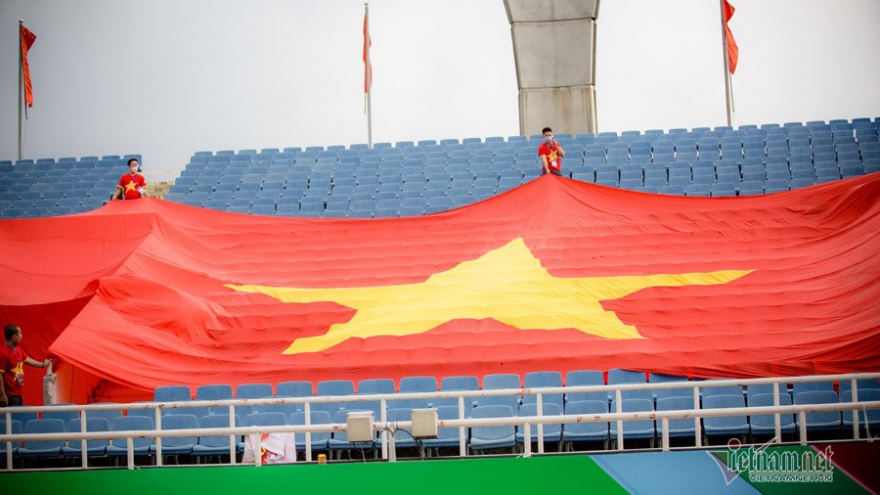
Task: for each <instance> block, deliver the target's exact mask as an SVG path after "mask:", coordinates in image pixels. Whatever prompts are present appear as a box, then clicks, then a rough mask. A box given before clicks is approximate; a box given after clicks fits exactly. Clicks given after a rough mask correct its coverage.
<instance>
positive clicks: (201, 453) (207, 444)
mask: <svg viewBox="0 0 880 495" xmlns="http://www.w3.org/2000/svg"><path fill="white" fill-rule="evenodd" d="M270 387H271V386H270ZM234 418H235V419H234V423H232V424H230V421H229V415H228V414H213V415H211V416H205V417H203V418H201V419H200V420H199V428H230V427H232V426H235V427H238V426H241V420H240V419H239V416H238V415H235V416H234ZM230 437H232V442H233V443H232V444H231V445H233V446H236V447H237V445H238V444H239V443H240V442H241V441H242V440H241V435H234V436H232V435H200V436H199V441H198V442H197V443H196V444H195V445H193V447H192V453H193V455H195V456H198V457H207V456H215V455H220V456H222V455H229V452H230Z"/></svg>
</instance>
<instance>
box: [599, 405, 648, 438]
mask: <svg viewBox="0 0 880 495" xmlns="http://www.w3.org/2000/svg"><path fill="white" fill-rule="evenodd" d="M620 408H621V409H620V412H625V413H630V412H651V411H654V401H653V400H650V399H623V400H622V401H621V402H620ZM608 411H609V412H611V413H617V412H618V410H617V401H616V400H612V401H611V407H610V408H609V410H608ZM622 426H623V430H622V431H623V438H624V440H626V439H645V438H647V439H651V443H653V438H654V435H655V425H654V421H653V420H636V421H624V422H623V424H622ZM617 431H618V430H617V421H612V422H611V424H610V428H609V432H608V433H609V438H610V439H611V442H613V443H615V444H616V442H617Z"/></svg>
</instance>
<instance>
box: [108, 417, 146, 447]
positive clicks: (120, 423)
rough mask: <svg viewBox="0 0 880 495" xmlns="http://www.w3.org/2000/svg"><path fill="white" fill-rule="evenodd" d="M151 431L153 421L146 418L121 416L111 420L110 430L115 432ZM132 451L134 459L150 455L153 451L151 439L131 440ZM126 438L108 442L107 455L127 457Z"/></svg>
mask: <svg viewBox="0 0 880 495" xmlns="http://www.w3.org/2000/svg"><path fill="white" fill-rule="evenodd" d="M152 429H153V419H152V418H149V417H147V416H122V417H120V418H116V419H114V420H113V424H112V430H113V431H115V432H118V431H145V430H152ZM132 442H133V446H134V450H133V453H134V455H135V456H136V457H138V456H147V455H150V454H151V453H152V450H153V438H137V437H135V438H133V439H132ZM127 445H128V444H127V440H126V438H113V439H111V441H110V445H108V446H107V455H108V456H113V457H118V456H127V455H128V447H127Z"/></svg>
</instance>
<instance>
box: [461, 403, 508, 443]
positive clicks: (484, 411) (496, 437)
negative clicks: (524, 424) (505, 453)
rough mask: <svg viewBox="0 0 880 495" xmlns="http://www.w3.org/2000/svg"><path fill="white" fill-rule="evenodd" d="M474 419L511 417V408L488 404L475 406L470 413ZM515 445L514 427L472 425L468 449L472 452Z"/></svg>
mask: <svg viewBox="0 0 880 495" xmlns="http://www.w3.org/2000/svg"><path fill="white" fill-rule="evenodd" d="M471 417H472V418H474V419H483V418H513V417H514V416H513V410H512V409H511V408H510V407H509V406H504V405H489V406H477V407H475V408H474V410H473V414H472V415H471ZM515 446H516V427H515V426H513V425H505V426H474V427H472V428H471V438H470V444H469V447H470V450H471V451H472V452H476V451H481V450H489V449H501V448H510V449H511V450H513V448H514V447H515Z"/></svg>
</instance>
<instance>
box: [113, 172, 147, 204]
mask: <svg viewBox="0 0 880 495" xmlns="http://www.w3.org/2000/svg"><path fill="white" fill-rule="evenodd" d="M119 187H121V188H122V192H123V194H125V199H138V198H140V197H141V193H139V192H138V189H140V188H141V187H147V181H146V180H145V179H144V176H143V175H141V174H134V175H131V174H125V175H123V176H122V177H120V178H119Z"/></svg>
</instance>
